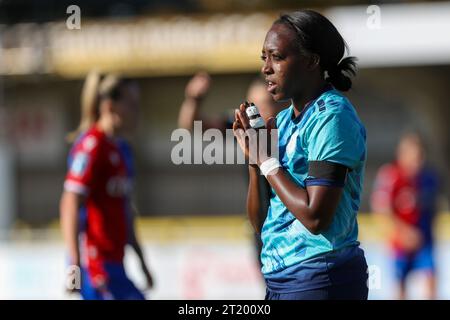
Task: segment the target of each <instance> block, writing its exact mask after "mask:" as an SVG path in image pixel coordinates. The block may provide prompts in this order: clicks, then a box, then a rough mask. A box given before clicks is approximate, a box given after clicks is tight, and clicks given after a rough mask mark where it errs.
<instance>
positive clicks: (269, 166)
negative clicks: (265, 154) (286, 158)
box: [259, 158, 281, 178]
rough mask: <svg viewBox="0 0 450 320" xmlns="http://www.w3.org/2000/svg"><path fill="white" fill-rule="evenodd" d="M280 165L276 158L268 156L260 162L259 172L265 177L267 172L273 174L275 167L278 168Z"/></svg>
mask: <svg viewBox="0 0 450 320" xmlns="http://www.w3.org/2000/svg"><path fill="white" fill-rule="evenodd" d="M280 167H281V163H280V161H278V159H277V158H269V159H267V160H265V161H264V162H263V163H261V165H260V166H259V169H260V170H261V173H262V174H263V175H264V176H265V177H266V178H267V176H268V175H269V174H275V173H276V171H275V169H278V168H280Z"/></svg>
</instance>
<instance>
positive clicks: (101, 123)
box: [61, 72, 153, 299]
mask: <svg viewBox="0 0 450 320" xmlns="http://www.w3.org/2000/svg"><path fill="white" fill-rule="evenodd" d="M138 100H139V92H138V88H137V84H136V83H135V82H133V81H131V80H129V79H124V78H120V77H118V76H115V75H106V76H100V75H99V74H98V73H96V72H92V73H90V74H89V75H88V77H87V79H86V82H85V85H84V88H83V94H82V119H81V122H80V126H79V128H78V130H77V131H76V132H75V133H74V134H72V135H71V137H77V140H76V141H75V143H74V145H73V147H72V150H71V152H70V155H69V168H70V169H69V172H68V174H67V177H66V181H65V183H64V193H63V195H62V199H61V225H62V228H63V234H64V237H65V240H66V243H67V246H68V248H69V257H70V262H71V264H72V265H77V266H80V265H81V266H82V279H81V295H82V297H83V298H84V299H143V298H144V297H143V295H142V293H141V292H139V290H137V288H136V287H135V286H134V285H133V283H132V282H131V281H130V280H129V279H128V278H127V276H126V274H125V270H124V266H123V256H124V247H125V244H127V243H128V244H130V245H131V246H132V247H133V248H134V250H135V251H136V253H137V255H138V257H139V260H140V262H141V267H142V270H143V272H144V275H145V277H146V279H147V284H148V286H149V287H151V286H152V283H153V280H152V277H151V275H150V272H149V271H148V268H147V265H146V263H145V260H144V257H143V253H142V250H141V247H140V245H139V242H138V241H137V238H136V235H135V231H134V223H133V215H132V213H131V203H130V198H129V197H130V191H131V188H130V187H131V183H132V178H133V175H134V170H133V166H132V154H131V149H130V147H129V145H128V143H127V142H126V140H125V139H124V138H123V137H124V136H126V135H127V134H129V133H130V132H131V131H132V130H133V129H134V127H135V125H136V116H137V108H138ZM80 234H81V237H79V235H80ZM79 238H81V239H79ZM80 241H81V244H80ZM80 247H81V248H80ZM80 249H81V250H80ZM80 252H81V253H82V254H83V257H81V254H80ZM82 258H83V259H82ZM82 260H83V261H82Z"/></svg>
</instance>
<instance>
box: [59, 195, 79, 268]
mask: <svg viewBox="0 0 450 320" xmlns="http://www.w3.org/2000/svg"><path fill="white" fill-rule="evenodd" d="M78 210H79V201H78V199H77V197H76V196H74V195H73V194H71V193H68V192H64V194H63V196H62V198H61V203H60V219H61V220H60V223H61V229H62V233H63V237H64V241H65V243H66V247H67V250H68V254H69V257H70V263H71V264H74V265H79V264H80V251H79V246H78Z"/></svg>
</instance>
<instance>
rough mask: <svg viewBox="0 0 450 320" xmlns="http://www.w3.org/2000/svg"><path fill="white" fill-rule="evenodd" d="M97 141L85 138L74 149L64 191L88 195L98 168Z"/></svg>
mask: <svg viewBox="0 0 450 320" xmlns="http://www.w3.org/2000/svg"><path fill="white" fill-rule="evenodd" d="M99 149H100V148H99V145H98V139H97V137H95V136H87V137H85V138H84V139H82V140H81V141H80V142H79V143H78V144H77V145H76V146H75V147H74V148H73V151H72V152H73V153H72V155H71V157H70V159H71V160H70V162H69V169H68V172H67V175H66V179H65V182H64V189H65V190H66V191H71V192H75V193H78V194H81V195H88V194H89V191H90V189H91V188H92V186H93V184H94V182H95V181H94V174H95V172H96V171H97V170H98V168H99V167H100V160H101V159H100V156H101V154H100V151H99Z"/></svg>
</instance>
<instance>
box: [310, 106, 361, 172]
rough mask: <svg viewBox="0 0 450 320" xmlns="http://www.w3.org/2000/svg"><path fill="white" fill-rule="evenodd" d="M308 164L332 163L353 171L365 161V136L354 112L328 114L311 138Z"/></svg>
mask: <svg viewBox="0 0 450 320" xmlns="http://www.w3.org/2000/svg"><path fill="white" fill-rule="evenodd" d="M307 143H308V147H307V149H308V161H328V162H332V163H337V164H341V165H343V166H345V167H347V168H348V169H350V170H353V169H354V168H355V167H356V166H358V165H359V163H360V162H361V161H362V160H364V158H365V133H364V128H363V127H361V126H360V125H359V122H358V121H357V119H356V118H355V115H354V114H352V113H351V111H346V110H339V111H337V112H328V113H326V112H324V113H323V114H319V115H318V117H317V119H316V121H315V122H314V123H313V124H312V128H311V130H310V131H309V135H308V137H307Z"/></svg>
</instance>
